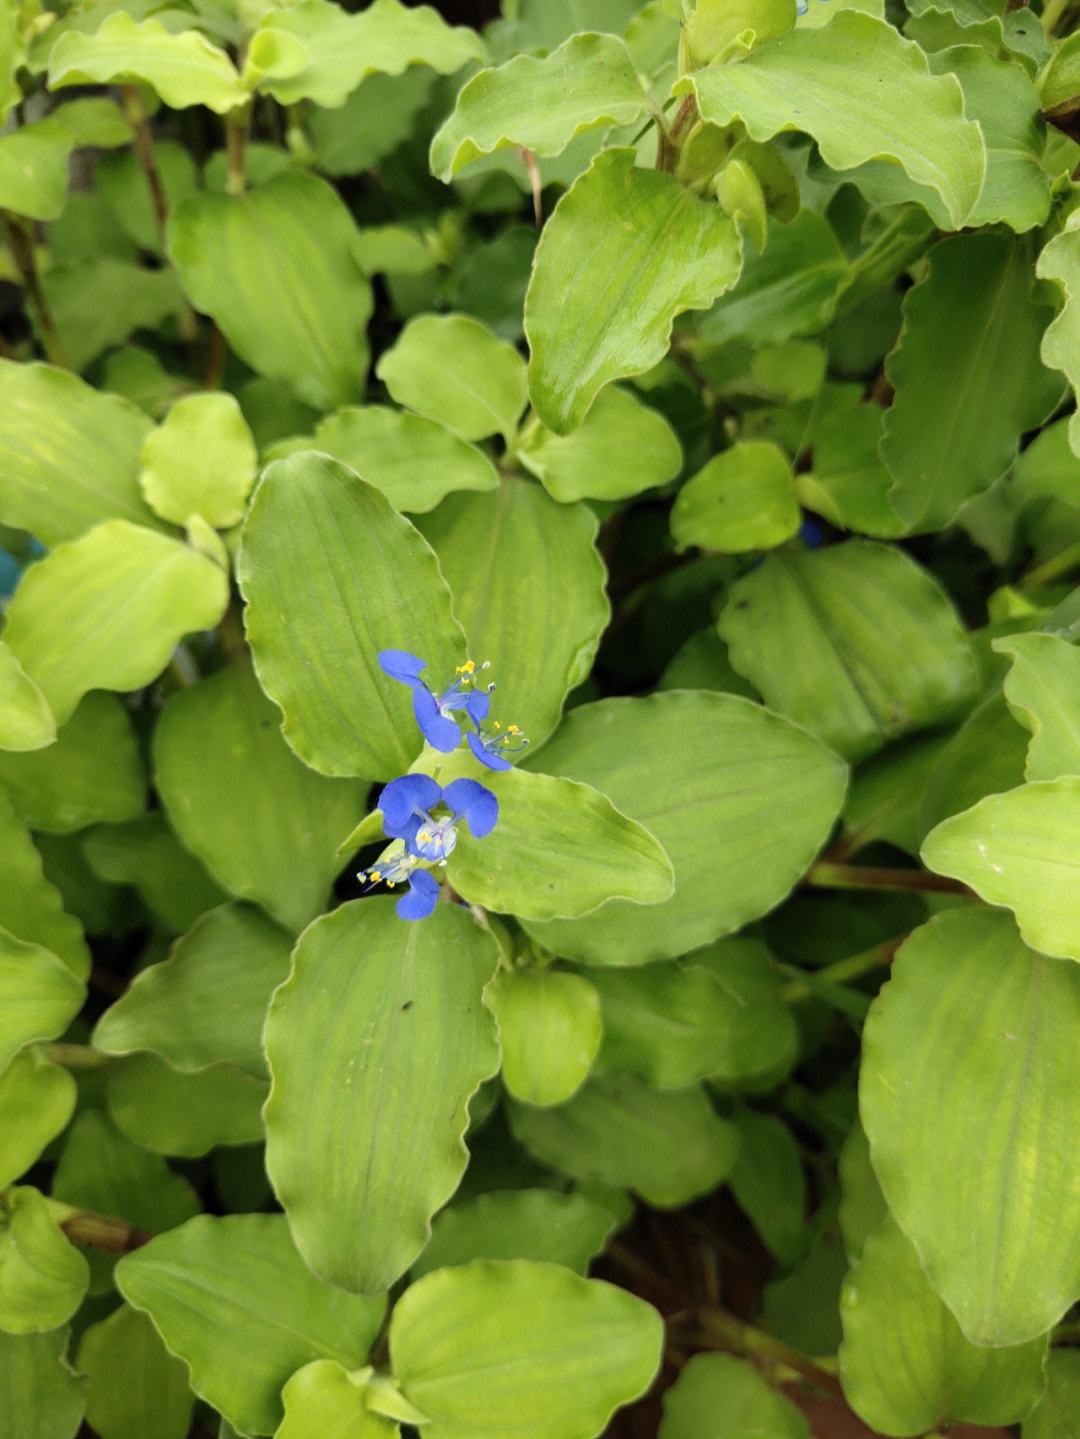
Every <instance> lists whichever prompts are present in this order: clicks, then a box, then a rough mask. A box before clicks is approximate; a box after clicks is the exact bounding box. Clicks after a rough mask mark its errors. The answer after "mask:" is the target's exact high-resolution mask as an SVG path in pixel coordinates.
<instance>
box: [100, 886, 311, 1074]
mask: <svg viewBox="0 0 1080 1439" xmlns="http://www.w3.org/2000/svg"><path fill="white" fill-rule="evenodd" d="M291 948H292V938H291V936H290V935H289V934H287V933H286V931H284V930H282V929H279V928H278V926H277V925H276V924H273V923H271V921H270V920H268V919H266V918H264V917H263V916H262V915H261V914H260V913H259V911H258V910H257V909H254V908H251V907H249V906H248V905H243V904H227V905H223V906H222V907H221V908H220V909H212V910H210V911H209V913H208V914H205V915H203V917H202V918H201V919H199V920H198V921H196V923H195V925H194V927H193V928H192V929H191V930H189V931H188V933H187V934H185V935H184V936H183V938H182V939H179V940H177V942H176V944H175V945H174V946H173V949H172V952H171V953H170V955H169V958H168V959H167V960H165V961H163V962H162V963H161V964H151V965H147V967H146V968H145V969H141V970H140V971H139V973H138V974H137V975H136V976H135V978H134V979H133V980H132V982H131V985H130V987H129V988H128V990H127V992H126V993H125V994H123V995H122V996H121V997H120V998H119V999H118V1000H117V1001H116V1003H115V1004H113V1005H111V1006H110V1007H109V1008H108V1009H107V1010H106V1011H105V1013H104V1014H103V1015H102V1016H101V1018H100V1019H99V1020H98V1022H97V1025H96V1027H95V1029H94V1046H95V1048H97V1049H101V1050H104V1051H105V1053H106V1054H132V1053H134V1052H135V1051H137V1050H140V1049H151V1050H153V1051H154V1052H155V1053H156V1054H160V1055H161V1057H162V1058H163V1059H166V1060H168V1062H169V1063H170V1064H171V1065H172V1066H173V1067H174V1068H175V1069H181V1070H196V1069H203V1068H205V1067H206V1066H207V1065H209V1064H220V1063H230V1064H235V1065H236V1066H237V1067H238V1068H240V1069H243V1070H244V1071H245V1072H246V1073H248V1074H253V1075H256V1076H262V1075H265V1073H266V1065H265V1062H264V1060H263V1053H262V1029H263V1022H264V1020H265V1018H266V1010H267V1006H268V1005H269V1003H270V996H271V994H272V993H273V991H274V990H275V988H276V987H277V986H278V985H279V984H280V983H281V982H282V980H284V978H285V977H286V975H287V974H288V971H289V952H290V950H291Z"/></svg>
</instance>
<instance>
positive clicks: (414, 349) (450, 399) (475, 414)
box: [375, 315, 528, 442]
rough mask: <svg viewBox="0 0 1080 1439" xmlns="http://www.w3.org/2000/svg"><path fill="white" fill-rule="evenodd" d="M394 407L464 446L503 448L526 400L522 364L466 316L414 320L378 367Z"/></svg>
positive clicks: (514, 353) (512, 351) (509, 349)
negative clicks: (487, 443) (497, 438)
mask: <svg viewBox="0 0 1080 1439" xmlns="http://www.w3.org/2000/svg"><path fill="white" fill-rule="evenodd" d="M375 373H376V374H377V375H378V377H379V379H380V380H382V382H383V384H384V385H385V386H386V388H387V389H388V390H389V391H390V393H391V395H393V397H394V399H395V400H397V402H398V404H399V405H405V406H407V407H408V408H409V409H410V410H415V411H416V413H417V414H418V415H424V416H425V417H426V418H427V419H429V420H435V421H437V422H438V423H439V424H440V425H445V426H446V428H447V429H449V430H452V431H453V433H454V434H456V435H459V436H460V437H461V438H462V439H463V440H482V439H484V438H485V437H486V436H488V435H496V434H498V435H502V436H503V437H504V438H505V439H506V440H507V441H508V442H509V439H510V437H511V435H513V433H514V429H515V427H516V425H517V422H518V419H519V418H520V416H521V412H522V410H523V409H524V408H525V402H526V400H527V399H528V389H527V381H526V375H525V362H524V360H523V359H522V358H521V356H520V355H519V354H518V352H517V351H516V350H515V349H514V347H513V345H509V344H507V342H506V341H505V340H500V339H499V338H498V337H497V336H495V335H493V334H492V333H491V331H490V330H489V329H488V328H487V326H486V325H482V324H481V323H480V321H479V320H474V319H473V318H472V316H471V315H419V316H417V318H416V319H414V320H410V321H409V323H408V324H407V325H406V326H405V328H404V330H402V332H401V334H400V335H399V336H398V338H397V341H396V342H395V344H393V345H392V346H391V347H390V349H389V350H387V351H386V352H385V353H384V354H383V355H382V357H381V358H380V360H379V363H378V365H377V366H376V367H375Z"/></svg>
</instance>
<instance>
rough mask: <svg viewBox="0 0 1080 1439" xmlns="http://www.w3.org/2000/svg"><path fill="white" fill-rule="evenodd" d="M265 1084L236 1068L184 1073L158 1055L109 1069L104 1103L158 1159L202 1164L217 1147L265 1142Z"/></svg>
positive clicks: (135, 1058)
mask: <svg viewBox="0 0 1080 1439" xmlns="http://www.w3.org/2000/svg"><path fill="white" fill-rule="evenodd" d="M266 1094H267V1085H266V1083H265V1081H264V1080H262V1079H258V1078H256V1077H255V1076H254V1075H251V1074H246V1073H245V1072H244V1071H243V1070H242V1069H238V1068H237V1067H236V1066H234V1065H231V1064H215V1065H211V1066H209V1067H208V1068H206V1069H199V1070H195V1071H190V1072H189V1071H182V1070H176V1069H173V1067H172V1066H171V1065H169V1064H166V1062H165V1061H164V1060H163V1059H159V1058H158V1056H157V1055H156V1054H133V1055H131V1056H130V1057H129V1058H127V1059H124V1060H122V1061H121V1062H120V1063H118V1064H117V1065H116V1066H115V1067H113V1068H110V1070H109V1072H108V1077H107V1079H106V1083H105V1101H106V1105H107V1107H108V1110H109V1115H110V1117H111V1118H112V1120H113V1122H114V1123H115V1124H116V1127H117V1128H118V1129H119V1130H120V1131H121V1133H122V1134H124V1135H126V1136H127V1138H128V1139H130V1140H131V1141H132V1143H133V1144H138V1145H141V1146H142V1148H144V1149H149V1150H151V1151H152V1152H153V1153H155V1154H176V1155H179V1156H181V1157H182V1158H184V1159H198V1158H199V1157H200V1156H201V1155H203V1154H208V1153H209V1152H210V1150H211V1149H214V1148H216V1147H217V1146H218V1145H223V1144H224V1145H228V1144H254V1143H255V1142H256V1140H261V1139H262V1138H263V1124H262V1107H263V1104H264V1103H265V1101H266Z"/></svg>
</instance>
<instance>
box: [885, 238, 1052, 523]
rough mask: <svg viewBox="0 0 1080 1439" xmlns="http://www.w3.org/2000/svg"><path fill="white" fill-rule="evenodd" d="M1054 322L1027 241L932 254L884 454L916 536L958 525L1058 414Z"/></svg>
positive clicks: (907, 307)
mask: <svg viewBox="0 0 1080 1439" xmlns="http://www.w3.org/2000/svg"><path fill="white" fill-rule="evenodd" d="M1048 318H1049V311H1048V310H1047V308H1046V306H1045V305H1042V304H1039V303H1037V302H1036V300H1035V298H1034V297H1033V294H1032V276H1031V263H1030V259H1029V257H1028V253H1027V250H1026V248H1025V246H1024V245H1023V243H1022V242H1021V241H1019V240H1015V239H1011V238H1009V237H1008V236H1006V235H1002V234H985V235H963V236H957V237H955V238H953V239H948V240H943V241H942V242H941V244H939V245H937V246H935V248H934V249H933V250H932V251H931V252H930V268H929V271H928V273H927V276H926V278H925V279H924V280H923V281H922V282H921V283H920V284H919V285H917V286H915V287H914V288H913V289H911V290H909V291H908V293H907V295H906V297H905V299H904V329H903V333H902V336H901V341H900V345H899V347H898V348H897V349H896V350H895V351H894V352H893V354H892V355H891V356H890V357H889V363H888V375H889V379H890V381H891V383H892V385H893V387H894V388H895V390H896V398H895V399H894V401H893V403H892V405H891V407H890V408H889V410H888V411H887V412H886V416H885V430H884V437H883V440H882V445H881V453H882V457H883V459H884V460H885V463H886V464H887V465H888V467H889V469H890V471H891V472H892V475H893V479H894V484H893V488H892V490H891V491H890V492H889V501H890V503H891V505H892V507H893V508H894V509H895V510H896V512H897V514H898V515H899V516H900V517H901V519H902V520H903V521H904V522H905V524H906V525H907V526H908V528H909V529H914V530H919V531H923V530H938V529H942V528H944V526H945V525H947V524H949V523H950V522H951V521H952V520H953V519H954V518H955V517H956V512H957V510H959V508H960V506H961V505H962V504H963V503H964V502H965V501H966V500H969V499H971V498H972V496H973V495H976V494H978V493H979V492H980V491H981V490H984V489H986V488H987V486H989V485H991V484H992V483H993V482H994V481H995V480H996V479H998V478H999V477H1000V476H1001V475H1003V474H1004V473H1005V471H1006V470H1007V469H1008V468H1009V466H1010V465H1011V464H1012V463H1013V461H1014V460H1015V458H1016V452H1017V448H1018V445H1019V442H1020V436H1021V434H1022V433H1023V432H1024V431H1026V430H1030V429H1034V428H1035V427H1036V426H1038V425H1039V424H1041V423H1042V422H1043V421H1044V420H1045V419H1046V418H1047V416H1048V415H1049V413H1050V412H1051V411H1052V410H1053V409H1054V407H1055V405H1056V404H1057V402H1058V399H1059V398H1060V381H1059V380H1058V378H1057V376H1055V375H1054V374H1052V373H1051V372H1050V371H1048V370H1047V369H1046V367H1045V366H1044V364H1043V362H1042V360H1041V359H1040V358H1039V344H1040V341H1041V340H1042V335H1043V330H1044V329H1045V326H1046V321H1047V319H1048Z"/></svg>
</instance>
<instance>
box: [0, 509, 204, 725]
mask: <svg viewBox="0 0 1080 1439" xmlns="http://www.w3.org/2000/svg"><path fill="white" fill-rule="evenodd" d="M228 597H229V596H228V582H227V578H226V576H225V573H224V571H222V570H221V569H220V568H219V567H218V566H217V565H216V564H214V563H213V561H211V560H208V559H207V558H206V557H205V556H204V555H200V554H198V553H197V552H196V551H195V550H193V549H189V548H188V546H187V545H184V544H180V543H179V542H178V541H176V540H171V539H168V538H166V536H164V535H161V534H158V533H157V532H156V531H154V530H148V529H143V528H142V527H141V526H139V525H132V524H129V523H128V521H127V520H108V521H106V523H105V524H103V525H97V526H96V527H95V528H94V529H93V530H91V531H89V532H88V533H87V534H85V535H83V536H82V537H81V538H80V539H77V540H69V541H68V542H67V543H66V544H63V545H59V546H57V548H56V549H54V550H53V551H52V552H51V553H50V554H49V555H47V556H46V558H45V559H43V560H41V561H40V562H39V563H38V564H36V565H32V566H31V567H30V569H29V570H27V571H26V572H25V573H24V575H23V577H22V579H21V580H20V582H19V587H18V589H17V590H16V592H15V595H14V598H13V599H12V601H11V604H10V606H9V607H8V613H7V628H6V629H5V630H4V639H5V640H6V641H7V643H8V645H9V646H10V648H11V650H12V651H13V653H14V654H15V656H16V657H17V658H18V660H19V662H20V663H21V664H22V667H23V669H25V670H26V672H27V674H28V675H29V676H30V678H31V679H32V680H34V682H35V683H36V684H37V685H38V687H39V688H40V690H41V692H42V693H43V694H44V696H45V698H46V699H47V700H48V702H49V705H50V706H51V708H52V711H53V714H54V715H55V716H56V720H57V723H58V724H63V723H64V722H65V721H66V720H67V719H68V718H69V717H70V716H71V715H72V714H73V713H74V712H75V709H76V707H77V706H78V703H79V701H80V700H81V699H82V697H83V695H84V694H86V693H87V691H88V690H92V689H107V690H135V689H140V688H141V687H142V686H143V685H147V684H149V683H150V681H151V680H154V679H156V678H157V676H158V675H159V674H160V673H161V671H162V670H163V669H164V668H165V665H166V663H167V662H168V659H169V656H170V655H171V654H172V652H173V650H174V649H175V647H176V645H177V642H178V641H179V640H181V639H182V638H183V636H184V635H186V634H191V632H192V631H193V630H205V629H209V628H211V627H212V626H213V625H216V624H217V622H218V621H219V620H220V618H221V616H222V614H223V613H224V610H225V606H226V603H227V601H228Z"/></svg>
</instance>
